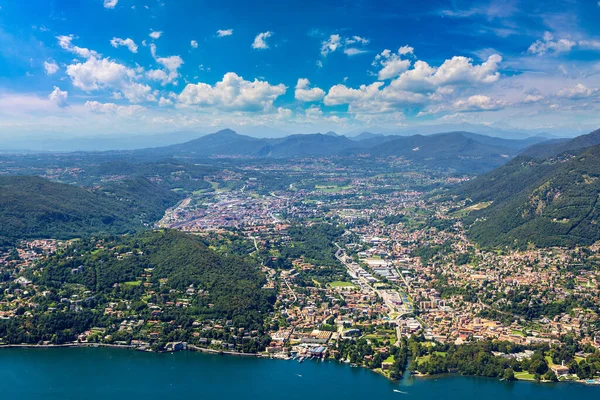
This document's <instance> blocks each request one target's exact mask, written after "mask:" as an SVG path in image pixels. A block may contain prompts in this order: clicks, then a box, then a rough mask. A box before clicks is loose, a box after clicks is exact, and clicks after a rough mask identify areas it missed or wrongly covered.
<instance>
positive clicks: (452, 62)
mask: <svg viewBox="0 0 600 400" xmlns="http://www.w3.org/2000/svg"><path fill="white" fill-rule="evenodd" d="M501 61H502V57H500V56H499V55H498V54H493V55H491V56H489V57H488V59H487V61H485V62H484V63H482V64H480V65H473V60H472V59H471V58H467V57H463V56H454V57H452V58H451V59H449V60H446V61H444V63H443V64H442V65H441V66H440V67H439V68H435V67H431V66H429V64H427V63H426V62H425V61H420V60H419V61H416V62H415V64H414V67H413V68H412V69H410V70H408V71H406V72H404V73H402V75H400V77H398V78H397V79H395V80H393V81H392V83H391V86H392V87H394V88H395V89H401V90H408V91H412V92H432V91H435V90H436V89H437V88H438V87H440V86H448V85H459V86H469V85H475V84H489V83H494V82H497V81H498V79H500V73H499V72H498V64H499V63H500V62H501Z"/></svg>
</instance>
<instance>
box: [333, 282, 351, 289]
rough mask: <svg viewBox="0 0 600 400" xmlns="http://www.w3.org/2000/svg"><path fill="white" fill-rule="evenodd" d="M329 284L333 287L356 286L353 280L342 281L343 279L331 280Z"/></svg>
mask: <svg viewBox="0 0 600 400" xmlns="http://www.w3.org/2000/svg"><path fill="white" fill-rule="evenodd" d="M329 286H331V287H354V288H355V287H356V285H354V284H353V283H352V282H342V281H334V282H330V283H329Z"/></svg>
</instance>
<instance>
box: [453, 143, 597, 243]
mask: <svg viewBox="0 0 600 400" xmlns="http://www.w3.org/2000/svg"><path fill="white" fill-rule="evenodd" d="M578 153H579V154H578V155H577V156H572V155H565V156H562V157H555V158H548V159H543V160H539V159H534V158H530V157H526V156H520V157H517V158H515V159H514V160H512V161H511V162H510V163H509V164H507V165H505V166H503V167H500V168H498V169H496V170H494V171H492V172H490V173H489V174H486V175H483V176H481V177H479V178H477V179H474V180H473V181H471V182H468V183H467V184H465V185H463V186H462V187H461V188H459V190H458V192H459V194H460V195H462V196H464V197H466V198H469V199H471V200H472V202H473V204H478V203H483V202H491V205H489V206H488V207H486V208H483V209H480V210H475V211H472V212H471V213H469V215H468V216H467V217H466V218H465V222H466V223H467V225H468V226H469V234H470V236H471V237H472V238H473V239H474V240H476V241H477V242H479V243H480V244H482V245H485V246H510V247H519V248H523V247H526V246H528V245H530V244H533V245H536V246H539V247H547V246H575V245H589V244H592V243H594V242H595V241H597V240H600V229H598V222H600V206H599V202H598V196H599V195H600V179H599V178H600V146H592V147H589V148H587V149H585V150H583V151H579V152H578Z"/></svg>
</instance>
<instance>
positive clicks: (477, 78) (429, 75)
mask: <svg viewBox="0 0 600 400" xmlns="http://www.w3.org/2000/svg"><path fill="white" fill-rule="evenodd" d="M409 52H412V49H410V48H408V47H404V48H401V49H400V50H399V51H398V53H397V54H395V56H396V58H397V59H396V58H394V59H393V58H392V53H391V51H384V52H383V53H381V54H380V55H379V58H376V60H375V64H376V65H382V61H383V62H384V63H385V62H386V61H389V60H393V61H398V60H401V58H400V55H402V54H401V53H404V54H409ZM501 60H502V58H501V57H500V56H499V55H492V56H490V57H489V58H488V60H487V61H486V62H484V63H482V64H480V65H476V64H475V65H474V64H473V60H472V59H470V58H466V57H460V56H455V57H453V58H451V59H449V60H446V61H445V62H444V63H443V64H442V65H441V66H440V67H437V68H436V67H432V66H430V65H429V64H427V63H426V62H424V61H420V60H419V61H416V62H415V63H414V66H413V67H412V68H411V69H408V70H406V71H404V72H401V73H400V72H399V70H400V69H401V68H400V67H396V69H391V68H390V69H388V70H385V71H384V73H383V74H382V75H381V78H384V77H389V76H394V75H398V73H399V74H400V75H399V76H397V77H395V78H392V80H391V82H390V83H389V84H387V85H386V84H385V83H384V82H382V81H378V82H374V83H372V84H370V85H361V86H360V87H359V88H358V89H354V88H350V87H347V86H346V85H343V84H338V85H335V86H333V87H331V88H330V89H329V92H328V93H327V95H326V96H325V98H324V103H325V105H328V106H335V105H343V104H347V105H348V111H349V112H351V113H354V114H355V115H356V114H357V113H368V114H377V113H384V112H396V111H398V110H399V109H401V108H406V107H411V108H414V107H422V106H423V105H426V104H429V103H432V102H441V101H447V100H446V99H447V98H451V97H453V96H454V92H455V88H459V87H460V88H463V89H465V90H466V89H467V88H469V87H476V86H479V85H483V84H492V83H495V82H497V81H498V80H499V79H500V74H499V73H498V64H499V63H500V61H501ZM384 68H385V67H384ZM402 68H405V66H402ZM477 101H479V102H480V105H481V106H482V107H484V106H487V105H486V104H484V102H485V99H483V98H480V97H473V98H472V99H471V100H470V103H469V100H467V101H466V102H465V103H464V104H462V103H459V104H458V105H460V106H462V107H463V108H467V106H469V107H476V102H477ZM489 104H491V103H489ZM489 104H488V105H489Z"/></svg>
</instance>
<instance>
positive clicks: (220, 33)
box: [217, 29, 233, 37]
mask: <svg viewBox="0 0 600 400" xmlns="http://www.w3.org/2000/svg"><path fill="white" fill-rule="evenodd" d="M231 35H233V29H219V30H218V31H217V36H218V37H225V36H231Z"/></svg>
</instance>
